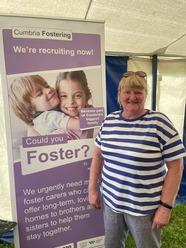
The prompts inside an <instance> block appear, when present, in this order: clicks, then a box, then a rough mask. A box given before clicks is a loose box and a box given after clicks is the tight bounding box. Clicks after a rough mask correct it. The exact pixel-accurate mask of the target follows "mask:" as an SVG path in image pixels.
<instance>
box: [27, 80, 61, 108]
mask: <svg viewBox="0 0 186 248" xmlns="http://www.w3.org/2000/svg"><path fill="white" fill-rule="evenodd" d="M30 101H31V104H32V106H33V108H34V109H35V111H36V112H37V111H47V110H52V109H55V108H56V107H57V106H58V104H59V98H58V95H57V92H56V90H55V89H54V88H53V87H50V86H48V87H44V86H42V85H37V87H35V88H34V92H33V94H32V97H31V98H30Z"/></svg>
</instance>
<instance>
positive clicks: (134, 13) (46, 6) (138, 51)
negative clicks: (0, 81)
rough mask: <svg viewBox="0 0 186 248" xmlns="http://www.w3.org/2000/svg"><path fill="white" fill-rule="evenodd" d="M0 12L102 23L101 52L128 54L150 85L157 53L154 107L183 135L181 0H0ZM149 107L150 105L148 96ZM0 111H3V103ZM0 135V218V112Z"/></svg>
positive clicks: (0, 142) (2, 199)
mask: <svg viewBox="0 0 186 248" xmlns="http://www.w3.org/2000/svg"><path fill="white" fill-rule="evenodd" d="M0 14H1V15H12V16H14V15H16V16H25V15H26V16H27V15H28V16H32V17H34V16H36V17H46V18H60V19H77V20H78V19H80V20H85V21H86V20H88V21H91V20H92V21H103V22H104V23H105V54H106V55H111V56H125V55H127V56H129V61H128V68H129V69H130V70H145V71H146V72H147V74H148V81H149V82H150V84H151V81H152V56H153V55H157V57H158V80H157V81H158V82H157V103H156V104H157V109H158V110H160V111H162V112H165V113H166V114H167V115H168V116H169V117H170V118H171V119H172V121H173V122H174V124H175V125H176V127H177V129H178V130H179V132H180V133H181V135H182V132H183V123H184V118H185V117H184V111H185V110H184V109H185V96H186V1H185V0H174V1H173V0H156V1H154V0H68V1H65V0H53V1H51V0H47V1H46V0H40V1H38V0H17V1H10V0H1V1H0ZM0 101H1V103H2V90H1V89H0ZM147 105H149V106H150V99H149V100H148V101H147ZM0 111H1V113H2V112H3V108H2V104H1V105H0ZM0 136H1V138H0V147H1V149H0V182H1V185H0V218H1V219H11V207H10V194H9V179H8V166H7V156H6V138H5V124H4V117H3V115H2V114H1V115H0Z"/></svg>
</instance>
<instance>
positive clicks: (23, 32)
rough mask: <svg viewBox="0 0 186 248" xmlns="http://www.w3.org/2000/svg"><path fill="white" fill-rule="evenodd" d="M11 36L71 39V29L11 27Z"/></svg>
mask: <svg viewBox="0 0 186 248" xmlns="http://www.w3.org/2000/svg"><path fill="white" fill-rule="evenodd" d="M12 37H13V38H30V39H54V40H67V41H71V40H72V31H71V30H66V29H46V28H30V27H12Z"/></svg>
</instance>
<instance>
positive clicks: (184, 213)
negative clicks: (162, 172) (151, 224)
mask: <svg viewBox="0 0 186 248" xmlns="http://www.w3.org/2000/svg"><path fill="white" fill-rule="evenodd" d="M0 248H14V245H13V244H10V245H8V244H0ZM126 248H136V246H135V243H134V240H133V238H132V236H131V235H129V237H128V239H127V242H126ZM149 248H150V247H149ZM161 248H186V204H179V205H176V206H175V207H174V208H173V210H172V214H171V219H170V223H169V225H168V226H166V227H164V228H163V233H162V246H161Z"/></svg>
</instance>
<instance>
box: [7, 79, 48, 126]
mask: <svg viewBox="0 0 186 248" xmlns="http://www.w3.org/2000/svg"><path fill="white" fill-rule="evenodd" d="M38 85H41V86H44V87H46V88H47V87H48V86H49V85H48V83H47V82H46V81H45V79H44V78H42V77H41V76H39V75H30V76H25V77H20V78H16V79H15V80H14V81H13V82H12V84H11V86H10V89H9V99H10V103H11V106H12V109H13V111H14V113H15V114H16V116H17V117H18V118H20V119H21V120H22V121H24V122H25V123H26V124H28V125H33V121H32V120H33V117H34V115H35V113H36V111H35V109H34V108H33V106H32V104H31V100H30V99H31V97H32V95H33V92H34V89H35V88H36V87H37V86H38Z"/></svg>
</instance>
